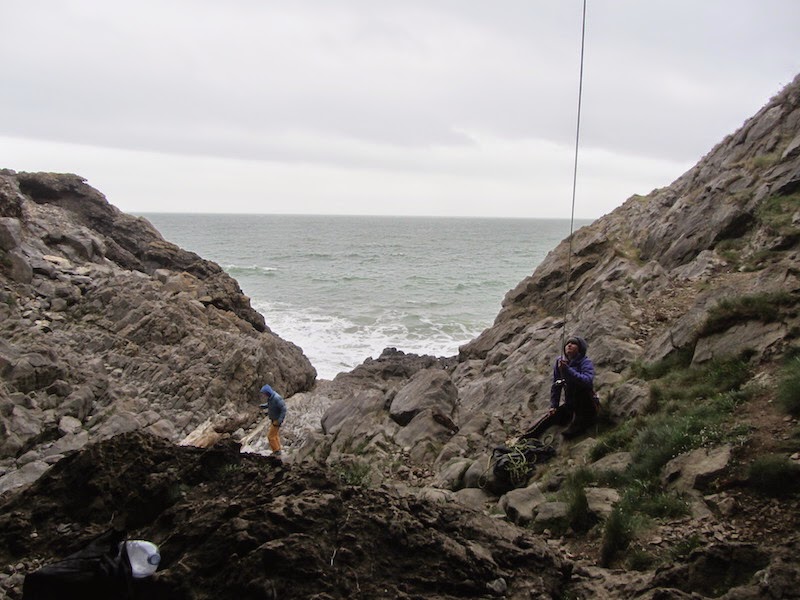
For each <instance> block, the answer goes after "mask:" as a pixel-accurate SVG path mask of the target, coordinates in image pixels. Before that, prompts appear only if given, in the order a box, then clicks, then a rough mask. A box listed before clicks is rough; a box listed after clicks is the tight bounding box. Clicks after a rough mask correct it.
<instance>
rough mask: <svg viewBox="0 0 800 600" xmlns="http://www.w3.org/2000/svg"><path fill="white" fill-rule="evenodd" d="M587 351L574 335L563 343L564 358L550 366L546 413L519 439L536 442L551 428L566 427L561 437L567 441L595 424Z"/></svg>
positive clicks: (591, 371) (591, 380)
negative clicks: (550, 379)
mask: <svg viewBox="0 0 800 600" xmlns="http://www.w3.org/2000/svg"><path fill="white" fill-rule="evenodd" d="M588 348H589V345H588V344H587V343H586V340H585V339H583V338H582V337H580V336H577V335H576V336H572V337H570V338H569V339H568V340H567V341H566V343H565V344H564V354H563V355H562V356H559V357H558V358H557V359H556V363H555V365H554V366H553V384H552V385H551V386H550V410H549V412H548V413H547V415H545V417H544V418H543V419H542V420H541V421H539V422H538V423H536V424H535V425H534V426H533V427H532V428H531V429H529V430H528V431H527V432H526V433H525V434H524V435H523V436H522V437H523V438H538V437H539V436H540V435H541V434H542V433H544V431H545V429H547V428H548V427H550V426H551V425H567V428H566V429H564V431H562V432H561V435H562V436H564V437H565V438H567V439H569V438H573V437H575V436H578V435H580V434H582V433H583V432H584V431H586V430H587V429H588V428H589V427H590V426H592V425H593V424H594V423H595V421H596V420H597V404H596V403H595V394H594V363H592V361H591V359H589V357H587V356H586V351H587V350H588ZM562 391H563V393H564V394H563V395H564V402H563V404H562V403H561V395H562Z"/></svg>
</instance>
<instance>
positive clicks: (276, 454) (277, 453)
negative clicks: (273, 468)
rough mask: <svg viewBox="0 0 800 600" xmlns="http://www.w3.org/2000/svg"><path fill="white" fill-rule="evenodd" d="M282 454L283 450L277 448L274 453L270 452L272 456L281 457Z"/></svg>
mask: <svg viewBox="0 0 800 600" xmlns="http://www.w3.org/2000/svg"><path fill="white" fill-rule="evenodd" d="M281 454H282V453H281V451H280V450H275V452H273V453H272V454H270V456H277V457H278V458H280V456H281Z"/></svg>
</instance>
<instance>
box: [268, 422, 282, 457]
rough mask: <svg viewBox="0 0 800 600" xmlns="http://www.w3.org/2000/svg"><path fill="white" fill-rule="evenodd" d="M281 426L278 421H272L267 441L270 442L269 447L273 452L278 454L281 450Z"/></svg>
mask: <svg viewBox="0 0 800 600" xmlns="http://www.w3.org/2000/svg"><path fill="white" fill-rule="evenodd" d="M280 432H281V426H280V425H278V422H277V421H271V422H270V424H269V431H268V432H267V441H268V442H269V447H270V449H271V450H272V451H273V452H277V451H278V450H280V449H281V436H280Z"/></svg>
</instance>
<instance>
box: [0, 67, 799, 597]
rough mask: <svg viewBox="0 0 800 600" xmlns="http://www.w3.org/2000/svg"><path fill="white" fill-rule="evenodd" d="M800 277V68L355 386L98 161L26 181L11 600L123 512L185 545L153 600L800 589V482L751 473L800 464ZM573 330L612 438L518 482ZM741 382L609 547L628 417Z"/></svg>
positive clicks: (7, 393) (1, 565)
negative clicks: (273, 450)
mask: <svg viewBox="0 0 800 600" xmlns="http://www.w3.org/2000/svg"><path fill="white" fill-rule="evenodd" d="M570 250H571V252H572V255H571V256H568V254H569V252H570ZM568 259H569V260H568ZM568 265H570V267H569V268H568ZM798 265H800V77H798V78H796V79H795V81H793V82H792V83H791V84H790V85H788V86H787V87H786V88H785V89H784V90H783V91H782V92H781V93H780V94H778V95H776V96H775V97H774V98H773V99H772V100H771V101H770V102H769V103H768V104H767V105H766V106H765V107H763V108H762V109H761V110H760V111H759V112H758V113H757V114H756V115H755V116H754V117H752V118H751V119H749V120H748V121H747V122H746V123H744V125H743V126H742V127H741V128H740V129H739V130H738V131H736V132H735V133H733V134H731V135H730V136H728V137H727V138H726V139H725V140H723V141H722V142H721V143H720V144H718V145H717V146H716V147H715V148H713V149H712V150H711V151H710V152H709V153H708V154H707V155H706V156H705V157H704V158H703V159H702V160H701V161H700V162H699V163H698V164H697V165H696V166H695V167H693V168H692V169H690V170H689V171H688V172H687V173H685V174H684V175H683V176H681V177H680V178H679V179H677V180H676V181H675V182H673V184H671V185H670V186H668V187H665V188H662V189H657V190H654V191H653V192H651V193H650V194H648V195H647V196H633V197H631V198H629V199H628V200H627V201H626V202H625V203H624V204H623V205H622V206H620V207H619V208H618V209H616V210H615V211H613V212H612V213H610V214H608V215H606V216H604V217H602V218H600V219H598V220H597V221H595V222H594V223H592V224H591V225H589V226H587V227H584V228H582V229H580V230H579V231H577V232H576V233H575V234H574V236H573V238H572V240H571V241H568V240H564V241H563V242H562V243H561V244H559V245H558V246H557V247H556V248H554V249H553V250H552V252H551V253H550V254H549V255H548V256H547V258H546V259H545V260H544V261H543V263H542V264H541V265H540V266H539V267H537V269H536V270H535V271H534V272H533V273H532V274H531V275H530V276H529V277H527V278H525V279H524V280H523V281H521V282H520V283H519V284H518V285H517V286H516V287H515V288H514V289H512V290H510V291H509V292H508V294H507V295H506V297H505V299H504V301H503V304H502V309H501V311H500V313H499V314H498V316H497V318H496V320H495V322H494V324H493V325H492V326H491V327H490V328H488V329H487V330H486V331H485V332H483V334H481V335H480V336H479V337H478V338H476V339H475V340H473V341H471V342H469V343H468V344H466V345H465V346H463V347H462V348H461V349H460V352H459V355H458V356H454V357H433V356H416V355H410V354H405V353H403V352H402V350H397V349H387V350H386V351H385V352H384V353H383V354H382V355H381V356H380V357H379V358H378V359H375V360H368V361H366V362H365V363H364V364H362V365H360V366H359V367H357V368H356V369H354V370H353V371H352V372H350V373H342V374H340V375H338V376H337V377H336V378H335V379H334V380H332V381H318V380H316V373H315V371H314V369H313V367H312V365H311V364H310V363H309V362H308V360H307V358H306V357H305V356H304V355H303V353H302V351H301V350H300V349H299V348H297V347H296V346H295V345H293V344H292V343H290V342H287V341H285V340H282V339H280V338H279V337H277V336H275V335H274V334H273V333H272V332H271V331H270V329H269V326H268V324H267V323H265V322H264V318H263V317H262V316H261V315H259V314H258V313H257V312H256V311H254V310H253V309H252V308H251V306H250V302H249V299H248V298H246V297H245V296H244V295H243V294H242V292H241V290H240V289H239V287H238V285H237V284H236V282H235V281H234V280H233V279H231V278H230V277H228V276H227V275H226V274H225V273H224V272H223V271H222V269H221V268H220V267H219V266H218V265H216V264H214V263H211V262H209V261H205V260H203V259H202V258H201V257H198V256H196V255H194V254H192V253H190V252H186V251H184V250H181V249H180V248H178V247H176V246H175V245H173V244H171V243H169V242H168V241H166V240H164V239H163V238H162V236H161V235H160V234H159V233H158V232H157V231H156V230H155V229H154V228H153V227H152V226H151V225H150V224H149V223H147V221H146V220H144V219H140V218H136V217H132V216H129V215H125V214H123V213H121V212H120V211H118V210H117V209H115V208H114V207H113V205H111V204H109V203H108V202H107V200H106V199H105V198H104V197H103V196H102V194H101V193H100V192H98V191H96V190H94V189H92V188H91V187H90V186H88V185H87V184H86V183H85V181H83V180H82V179H81V178H80V177H78V176H76V175H68V174H62V175H59V174H42V173H37V174H32V173H16V172H14V171H9V170H4V171H0V282H1V283H2V288H1V289H0V300H2V302H0V330H1V331H2V336H0V377H2V380H1V383H2V386H0V432H2V441H0V504H1V505H2V506H3V511H2V516H0V524H1V525H2V527H0V529H2V530H3V531H4V532H5V533H3V534H2V535H0V540H2V541H1V542H0V590H2V591H1V592H0V596H2V594H5V597H8V598H20V597H21V586H22V580H23V579H24V575H25V573H26V572H28V571H30V570H31V569H34V568H37V567H38V566H41V565H42V564H45V563H47V562H48V561H52V560H55V559H58V558H61V557H63V556H65V555H66V554H68V553H69V552H72V551H75V550H76V549H79V548H80V547H81V546H82V545H85V544H86V543H87V541H88V540H90V539H92V537H94V536H96V535H98V534H100V533H101V532H102V531H104V530H106V529H108V528H109V527H112V526H113V527H119V528H122V529H125V530H126V531H128V532H130V533H132V534H135V535H137V536H142V537H145V538H149V539H154V540H157V541H158V542H159V543H160V544H161V546H162V549H163V557H164V562H163V568H161V569H160V570H159V572H158V573H157V574H156V575H155V576H154V577H153V578H151V579H149V580H147V581H144V582H141V583H140V584H139V589H137V593H138V594H140V595H144V594H146V595H148V596H150V597H153V598H159V597H164V598H167V597H169V598H212V597H213V598H218V597H227V596H229V595H236V596H242V597H245V598H278V597H298V598H299V597H304V598H312V597H314V598H352V597H364V598H378V597H392V598H419V597H425V598H442V599H444V598H477V597H487V598H489V597H498V598H500V597H504V598H566V597H573V598H588V597H607V598H653V599H655V598H726V599H728V600H734V599H739V600H743V599H749V598H764V597H774V598H778V597H782V598H783V597H785V598H791V597H800V593H798V591H797V590H798V589H800V587H798V584H800V561H798V559H797V546H798V542H799V541H800V540H799V539H798V534H797V531H798V526H800V504H799V503H798V495H797V494H798V491H800V488H795V487H794V484H793V483H792V480H791V479H792V478H798V479H800V475H798V474H797V473H798V472H797V470H791V468H790V469H789V470H788V471H786V472H787V473H788V474H790V479H789V480H787V481H786V486H785V493H777V494H774V495H769V494H766V495H765V494H763V493H761V492H760V491H759V490H758V489H756V488H755V487H754V485H753V483H754V482H753V474H752V473H753V470H752V465H753V464H756V463H757V461H758V459H759V458H761V457H762V456H767V455H769V456H778V455H785V456H786V457H787V459H786V460H787V461H789V463H787V464H790V462H791V461H794V462H795V463H796V462H797V461H798V460H800V426H798V422H797V416H796V415H792V414H787V413H786V412H782V411H781V410H780V407H779V406H778V402H777V401H776V391H775V386H774V385H770V382H771V381H775V379H776V377H779V376H780V373H782V372H783V371H782V370H781V369H784V365H785V364H786V363H787V361H788V360H791V359H792V357H796V356H797V355H798V353H800V342H798V338H800V311H798V307H800V301H799V300H800V268H798ZM568 275H569V277H570V285H569V289H570V302H569V306H570V310H569V313H568V315H567V318H566V319H565V317H564V310H563V308H564V290H565V286H566V283H567V276H568ZM757 301H758V302H759V303H760V304H758V306H759V307H760V308H754V306H755V305H756V302H757ZM763 306H766V307H767V308H768V309H769V310H767V309H766V308H763ZM572 332H580V333H581V334H582V335H583V336H584V337H586V338H587V339H589V340H590V355H591V357H592V359H593V360H594V362H595V365H596V367H597V371H598V379H597V381H596V383H597V388H598V391H599V392H600V394H601V396H602V398H603V406H604V409H603V410H604V414H603V420H602V423H601V426H598V427H597V428H596V429H595V430H593V431H591V432H590V434H588V435H585V436H582V437H580V438H578V439H576V440H568V441H566V440H561V439H560V438H559V437H558V436H555V438H554V439H553V440H552V444H553V446H554V448H555V451H556V456H555V457H554V458H553V459H552V460H550V461H548V462H547V463H546V464H542V465H540V466H537V467H536V469H534V470H533V472H532V473H530V474H529V475H528V477H527V478H526V481H524V482H523V483H522V484H521V485H519V486H518V487H516V488H515V489H512V490H508V489H505V488H503V487H502V486H500V485H499V483H498V482H496V481H494V479H493V477H494V474H493V473H492V471H491V469H490V468H489V466H490V465H491V452H492V449H493V448H495V447H497V446H499V445H502V444H507V443H509V440H511V439H513V438H514V437H515V436H518V435H519V434H520V433H521V432H522V431H523V430H524V428H526V427H527V426H528V425H529V424H530V423H532V422H533V421H534V420H535V419H537V418H538V417H539V416H540V415H541V414H543V412H544V411H545V410H546V408H547V401H548V393H549V385H550V381H549V374H550V369H551V366H552V359H553V357H554V355H555V354H556V353H557V352H558V348H559V346H560V340H562V339H563V337H564V336H565V335H569V334H571V333H572ZM678 359H680V360H681V361H683V362H682V363H681V364H682V365H683V366H682V367H681V368H682V369H683V370H684V371H686V372H703V373H711V371H703V369H709V366H710V365H718V364H723V363H724V364H726V365H728V364H735V365H736V366H735V368H734V370H733V371H729V372H727V373H726V375H725V377H727V378H728V379H730V380H732V379H736V380H737V383H736V385H735V386H731V387H730V388H726V389H725V391H724V393H716V392H714V393H713V394H710V395H708V396H707V397H706V396H703V395H699V394H700V392H697V393H695V392H692V393H695V395H694V396H690V397H688V398H685V399H680V390H679V389H675V388H672V389H671V391H670V392H664V391H663V390H664V387H663V386H664V385H666V384H665V383H664V381H662V380H659V379H658V378H656V377H654V376H652V375H649V374H648V369H650V371H652V366H653V365H669V364H675V361H676V360H678ZM731 360H736V361H739V362H736V363H726V362H724V361H731ZM721 361H722V362H721ZM676 376H677V375H676ZM265 377H267V378H268V379H269V380H270V381H271V382H274V384H275V387H276V388H277V389H280V390H282V392H285V393H284V396H285V397H286V398H287V401H288V402H289V403H290V405H291V406H293V407H295V408H294V410H296V411H297V412H305V413H306V414H309V415H315V417H314V419H310V420H305V421H304V422H303V423H301V424H297V425H295V426H293V427H294V429H292V428H290V429H289V430H288V431H287V440H288V442H289V446H290V452H289V453H288V454H289V455H288V457H287V458H286V459H285V460H283V461H277V460H275V459H274V458H270V457H267V456H262V454H261V453H263V438H264V435H263V428H264V426H265V423H264V422H263V420H262V419H261V415H260V414H259V411H258V409H257V404H258V398H257V397H256V396H254V391H256V390H257V389H258V387H259V384H260V382H261V381H262V380H263V379H264V378H265ZM707 378H711V375H707ZM654 381H657V382H658V384H655V383H653V382H654ZM681 381H684V380H681ZM658 385H661V386H662V387H661V388H659V387H658ZM680 385H682V386H683V387H688V386H689V384H688V383H685V382H684V383H682V384H680ZM680 385H679V386H677V387H680ZM659 389H660V390H661V391H660V392H659ZM670 394H672V395H673V396H674V397H673V396H671V395H670ZM676 398H678V399H680V401H679V400H678V399H676ZM720 398H722V399H724V400H726V401H729V402H730V403H735V407H736V408H735V410H731V411H729V412H728V413H726V415H727V416H726V420H725V421H724V422H721V423H720V424H715V427H716V429H714V430H713V431H712V427H711V424H710V421H708V423H706V424H705V425H706V427H705V429H701V430H700V432H699V433H698V435H704V436H706V437H705V438H703V441H701V442H698V443H697V444H695V445H694V446H692V447H690V448H685V449H681V450H679V451H676V452H674V453H673V454H672V455H670V456H668V457H666V458H665V459H664V461H663V464H661V463H659V465H658V472H657V474H656V476H655V477H654V478H653V479H652V480H651V482H657V487H658V494H659V498H662V499H664V498H667V497H668V498H669V499H677V500H679V501H680V502H681V503H682V505H683V506H684V507H685V510H684V512H682V513H680V514H678V513H675V514H670V515H666V516H660V517H657V518H655V519H653V520H652V521H651V522H650V525H649V527H648V528H645V529H643V530H642V531H641V532H640V533H639V534H638V536H633V537H632V538H631V539H629V540H627V541H626V554H625V555H624V556H625V557H626V558H624V559H623V554H621V553H617V554H613V553H609V551H608V549H607V544H608V536H609V533H608V531H609V527H608V523H609V522H613V520H614V519H618V518H620V507H622V506H627V504H626V502H629V497H630V494H631V489H632V488H631V486H630V485H629V484H626V485H628V487H624V486H622V485H621V484H619V482H620V481H622V480H623V479H625V477H628V476H629V475H630V474H631V472H632V471H635V469H637V468H639V467H640V463H637V461H639V460H640V458H641V457H640V456H639V455H640V454H641V445H639V446H637V445H636V444H637V443H638V442H637V441H636V440H637V439H638V438H635V437H634V436H633V434H631V435H630V436H629V438H628V440H627V443H628V445H627V446H625V445H624V444H623V443H622V442H621V441H620V440H622V439H623V438H624V434H625V432H626V431H628V430H629V429H631V428H634V427H640V428H641V429H640V430H639V431H638V432H637V434H638V435H639V436H640V437H641V436H643V435H644V434H643V433H642V432H643V431H645V429H644V427H645V425H644V424H645V423H649V422H652V421H654V420H655V415H658V414H670V413H669V411H670V410H671V411H673V412H672V413H671V414H672V416H673V419H674V420H677V419H678V418H679V415H683V414H688V410H689V409H690V408H692V406H693V405H698V406H699V405H700V404H703V403H705V402H706V401H707V400H708V402H709V403H711V400H712V399H713V400H714V401H716V402H717V403H719V402H721V400H720ZM681 402H682V404H681ZM680 410H682V411H684V412H682V413H681V412H679V411H680ZM693 414H694V413H693ZM698 414H699V413H698ZM317 416H318V419H317V418H316V417H317ZM709 418H710V417H707V419H709ZM647 419H650V421H647ZM288 425H289V424H288V423H287V426H288ZM626 428H628V429H626ZM648 431H649V430H648ZM615 440H616V442H615ZM614 443H617V445H618V446H619V447H614ZM652 445H654V444H653V443H651V446H652ZM656 445H657V444H656ZM601 446H603V447H605V448H607V451H604V452H599V451H598V448H599V447H601ZM242 450H245V452H242ZM637 453H638V454H637ZM264 454H265V453H264ZM601 454H602V455H601ZM790 466H791V464H790ZM795 466H796V465H795ZM637 472H638V471H637ZM121 474H124V477H122V476H120V475H121ZM578 475H580V476H582V477H585V481H584V482H583V483H580V482H581V481H582V480H580V478H579V477H578ZM629 480H630V477H629ZM576 481H577V482H578V483H577V484H576V483H575V482H576ZM614 482H617V485H616V487H615V485H614ZM570 490H572V491H570ZM570 494H572V495H571V496H570ZM576 497H577V498H580V499H581V501H582V502H583V507H584V508H583V514H584V516H585V520H584V521H580V522H579V520H578V519H577V518H576V516H575V512H574V510H575V506H576V503H575V502H574V500H575V498H576ZM570 498H571V499H570ZM642 498H644V496H642ZM647 498H648V499H650V498H651V497H650V496H648V497H647ZM688 540H691V541H692V543H691V547H688V546H687V541H688ZM637 557H638V563H637V562H636V560H635V559H636V558H637ZM645 558H646V559H647V560H645Z"/></svg>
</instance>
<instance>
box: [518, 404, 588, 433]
mask: <svg viewBox="0 0 800 600" xmlns="http://www.w3.org/2000/svg"><path fill="white" fill-rule="evenodd" d="M596 420H597V409H596V408H595V404H594V402H593V401H592V399H591V397H579V398H576V402H575V406H573V405H571V404H561V405H559V407H558V408H557V409H556V412H554V413H553V414H552V415H545V416H544V417H543V418H542V419H540V420H539V421H538V422H537V423H535V424H534V425H533V427H531V428H530V429H529V430H528V431H526V432H525V433H524V434H523V435H522V436H521V437H522V439H526V438H540V437H541V436H542V435H543V434H544V432H545V431H546V430H547V429H549V428H550V427H552V426H553V425H561V426H564V425H567V428H566V429H565V430H564V431H562V432H561V434H562V435H563V436H564V437H566V438H570V437H575V436H578V435H580V434H582V433H583V432H584V431H586V430H587V429H589V427H591V426H592V425H594V423H595V421H596Z"/></svg>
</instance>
